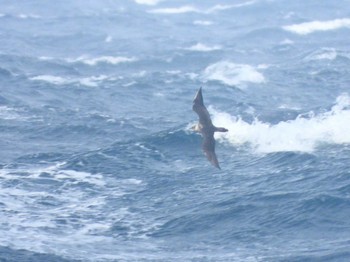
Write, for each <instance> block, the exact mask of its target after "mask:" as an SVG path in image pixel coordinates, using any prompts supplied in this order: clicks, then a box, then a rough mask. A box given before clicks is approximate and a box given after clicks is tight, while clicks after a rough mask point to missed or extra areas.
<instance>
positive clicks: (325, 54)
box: [305, 48, 338, 61]
mask: <svg viewBox="0 0 350 262" xmlns="http://www.w3.org/2000/svg"><path fill="white" fill-rule="evenodd" d="M337 57H338V52H337V50H336V49H334V48H322V49H321V50H317V51H315V52H313V53H312V54H310V55H308V56H307V57H306V58H305V60H307V61H312V60H334V59H336V58H337Z"/></svg>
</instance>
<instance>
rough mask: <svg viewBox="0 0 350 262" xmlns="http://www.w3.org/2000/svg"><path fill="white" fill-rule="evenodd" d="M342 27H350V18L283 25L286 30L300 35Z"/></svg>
mask: <svg viewBox="0 0 350 262" xmlns="http://www.w3.org/2000/svg"><path fill="white" fill-rule="evenodd" d="M340 28H350V19H349V18H343V19H335V20H328V21H312V22H306V23H301V24H294V25H287V26H284V27H283V29H284V30H286V31H290V32H292V33H295V34H299V35H307V34H311V33H314V32H317V31H329V30H336V29H340Z"/></svg>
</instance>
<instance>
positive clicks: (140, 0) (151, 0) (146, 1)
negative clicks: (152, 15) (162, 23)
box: [134, 0, 162, 5]
mask: <svg viewBox="0 0 350 262" xmlns="http://www.w3.org/2000/svg"><path fill="white" fill-rule="evenodd" d="M134 1H135V2H136V3H137V4H140V5H157V4H158V3H160V2H161V1H162V0H134Z"/></svg>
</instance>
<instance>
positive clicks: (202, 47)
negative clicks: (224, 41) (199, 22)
mask: <svg viewBox="0 0 350 262" xmlns="http://www.w3.org/2000/svg"><path fill="white" fill-rule="evenodd" d="M185 49H186V50H189V51H197V52H210V51H216V50H220V49H222V47H221V46H220V45H213V46H207V45H205V44H202V43H197V44H195V45H193V46H190V47H188V48H185Z"/></svg>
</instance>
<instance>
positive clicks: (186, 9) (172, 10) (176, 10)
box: [148, 5, 200, 14]
mask: <svg viewBox="0 0 350 262" xmlns="http://www.w3.org/2000/svg"><path fill="white" fill-rule="evenodd" d="M148 12H149V13H153V14H184V13H193V12H195V13H200V10H199V9H197V8H196V7H193V6H189V5H186V6H181V7H168V8H157V9H152V10H150V11H148Z"/></svg>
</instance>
